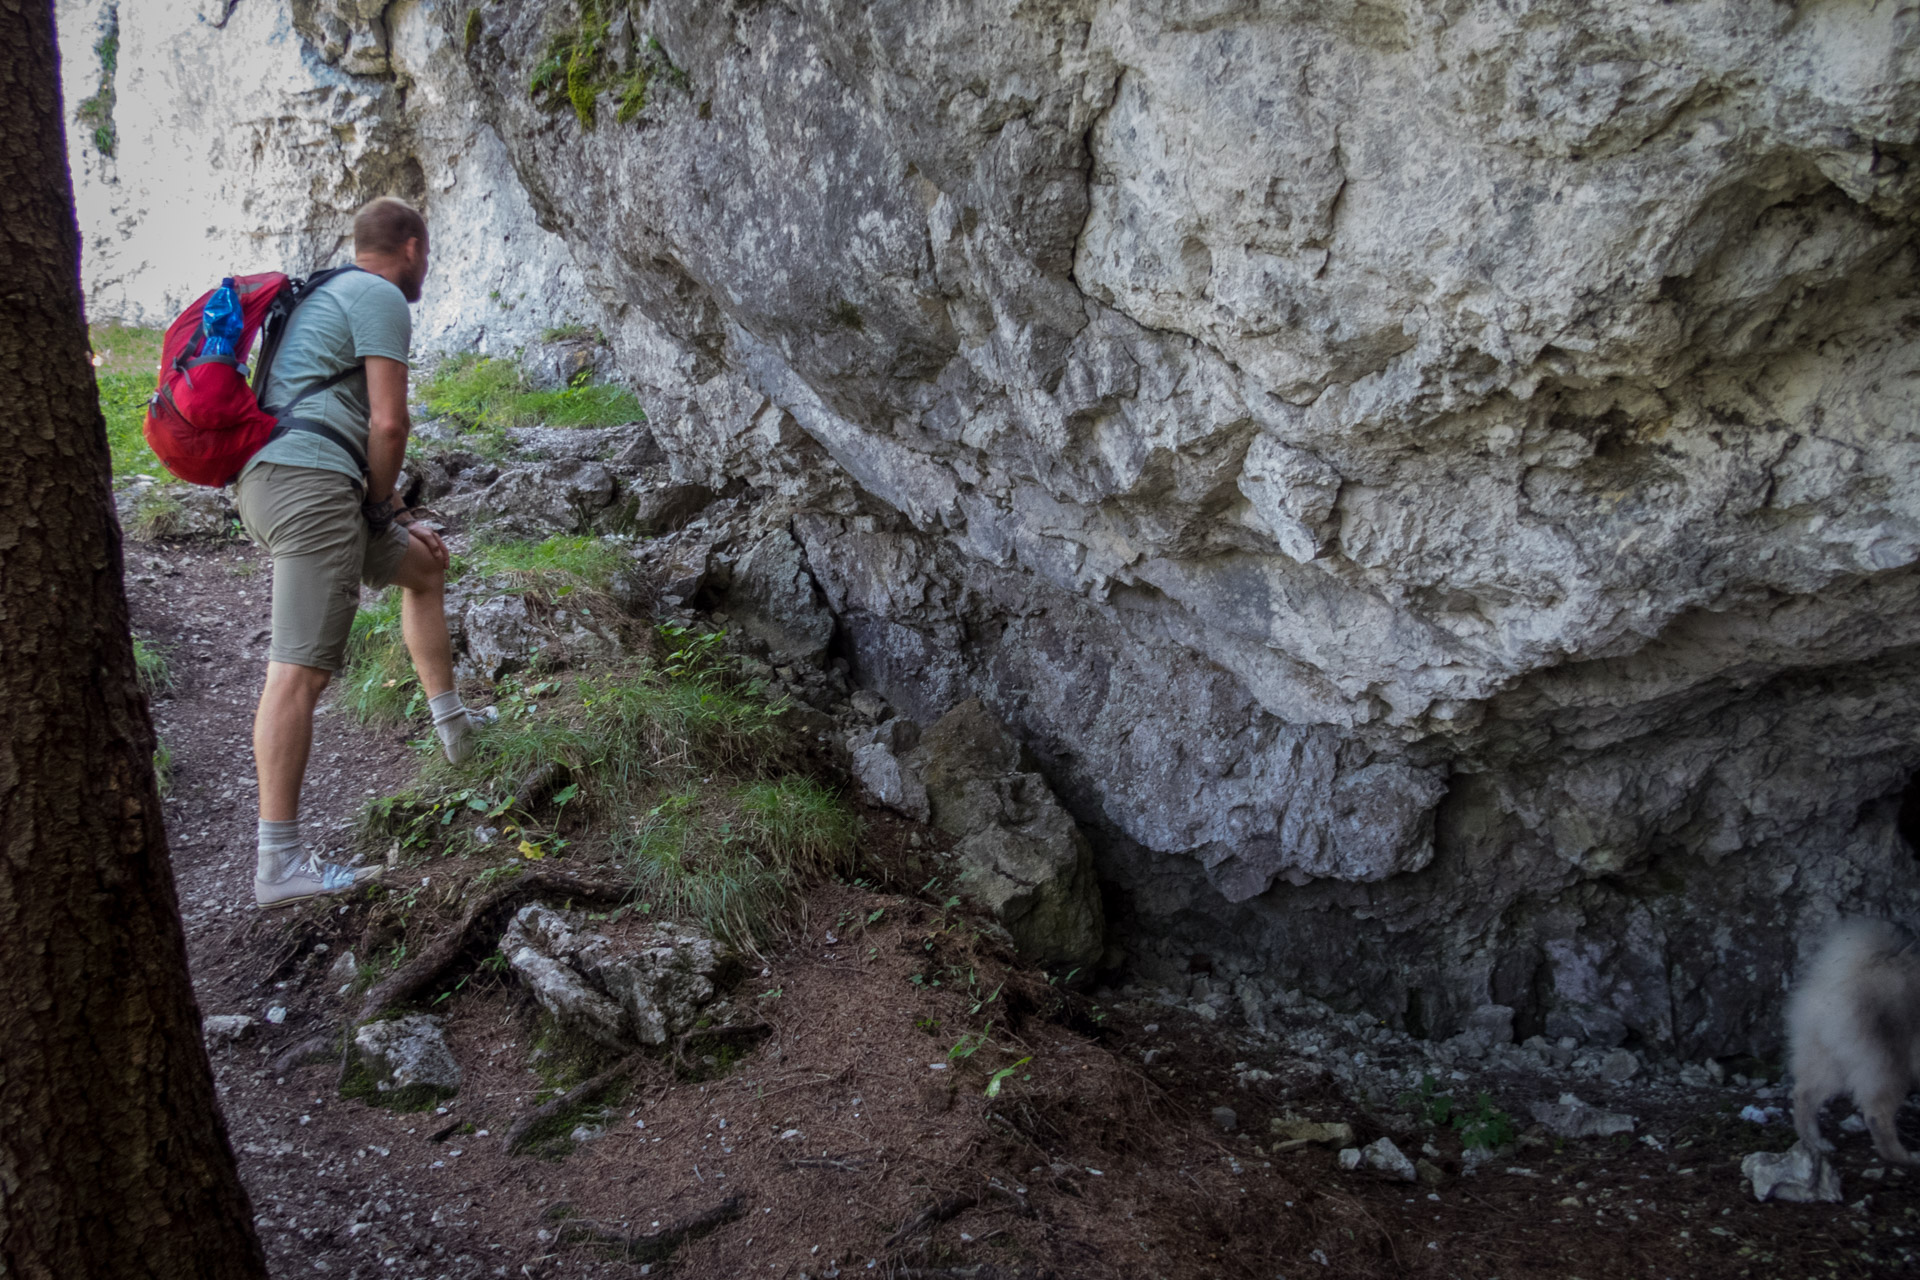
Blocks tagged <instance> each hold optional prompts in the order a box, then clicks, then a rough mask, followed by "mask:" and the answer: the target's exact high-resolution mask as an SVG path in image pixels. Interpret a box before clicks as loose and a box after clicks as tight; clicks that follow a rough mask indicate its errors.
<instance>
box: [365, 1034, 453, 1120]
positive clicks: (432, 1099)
mask: <svg viewBox="0 0 1920 1280" xmlns="http://www.w3.org/2000/svg"><path fill="white" fill-rule="evenodd" d="M347 1034H348V1035H351V1034H352V1032H348V1033H347ZM458 1092H459V1090H458V1089H447V1088H442V1087H441V1086H439V1085H432V1084H409V1085H402V1086H401V1087H400V1088H398V1089H382V1088H380V1086H379V1083H378V1082H377V1081H376V1080H375V1079H374V1075H373V1073H372V1072H371V1071H369V1070H367V1067H366V1064H365V1063H364V1062H362V1061H361V1060H360V1055H359V1054H358V1053H355V1052H352V1051H349V1053H348V1062H347V1069H346V1071H345V1073H344V1074H343V1075H342V1076H341V1078H340V1096H341V1097H343V1098H348V1099H352V1100H354V1101H358V1102H364V1103H366V1104H367V1105H368V1106H372V1107H385V1108H386V1109H387V1110H389V1111H403V1112H404V1111H425V1110H427V1108H429V1107H433V1106H437V1105H439V1104H440V1103H441V1102H444V1101H445V1100H446V1099H448V1098H451V1097H453V1096H454V1094H456V1093H458Z"/></svg>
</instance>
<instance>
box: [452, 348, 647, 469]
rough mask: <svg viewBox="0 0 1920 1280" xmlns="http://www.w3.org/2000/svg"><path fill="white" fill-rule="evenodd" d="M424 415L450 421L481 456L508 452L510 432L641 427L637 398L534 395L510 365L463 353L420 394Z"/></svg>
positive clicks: (593, 392)
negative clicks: (539, 427)
mask: <svg viewBox="0 0 1920 1280" xmlns="http://www.w3.org/2000/svg"><path fill="white" fill-rule="evenodd" d="M420 399H421V402H422V403H423V404H424V405H425V406H426V408H427V412H429V413H430V414H432V415H433V416H435V417H438V418H449V419H452V420H453V421H454V422H455V423H457V424H459V426H460V428H461V430H462V431H463V432H466V433H469V434H471V435H472V436H473V437H474V439H473V440H471V441H470V443H472V444H473V445H474V446H475V447H476V448H478V449H479V451H480V452H482V453H486V454H488V455H489V456H495V457H497V456H500V455H502V454H504V453H506V452H507V450H508V442H507V440H506V438H505V433H506V432H507V431H508V430H509V429H511V428H514V427H529V426H536V425H544V426H550V427H617V426H623V425H625V424H626V423H629V422H644V421H645V420H646V413H645V412H644V411H643V410H642V409H641V407H640V400H639V397H637V396H635V395H634V394H633V392H631V391H629V390H627V389H626V388H625V387H619V386H614V385H612V384H609V383H581V384H580V385H578V386H572V387H564V388H561V389H560V390H557V391H536V390H535V389H534V388H533V387H532V386H530V385H529V384H528V382H527V378H526V374H525V372H524V371H523V370H522V369H521V368H520V366H519V364H517V363H516V362H514V361H512V360H502V359H497V358H494V357H491V356H481V355H475V354H473V353H471V352H463V353H461V354H459V355H455V356H449V357H448V358H447V359H446V360H443V361H442V362H441V363H440V367H439V368H437V369H435V370H434V371H433V376H432V377H430V378H429V379H427V382H426V384H425V386H423V387H422V388H421V391H420Z"/></svg>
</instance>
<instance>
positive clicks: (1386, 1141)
mask: <svg viewBox="0 0 1920 1280" xmlns="http://www.w3.org/2000/svg"><path fill="white" fill-rule="evenodd" d="M1360 1155H1361V1157H1362V1159H1363V1160H1364V1162H1365V1163H1366V1166H1367V1168H1369V1169H1377V1170H1379V1171H1380V1172H1381V1173H1385V1174H1389V1175H1391V1176H1393V1177H1395V1178H1399V1179H1400V1180H1401V1181H1403V1182H1413V1181H1415V1180H1416V1179H1418V1178H1419V1176H1420V1174H1419V1171H1418V1170H1416V1169H1415V1168H1414V1165H1413V1161H1411V1160H1409V1159H1407V1155H1406V1152H1404V1151H1402V1150H1400V1148H1399V1147H1397V1146H1395V1145H1394V1144H1393V1139H1392V1138H1381V1139H1378V1140H1377V1141H1374V1142H1370V1143H1368V1144H1367V1145H1366V1146H1364V1147H1362V1148H1360Z"/></svg>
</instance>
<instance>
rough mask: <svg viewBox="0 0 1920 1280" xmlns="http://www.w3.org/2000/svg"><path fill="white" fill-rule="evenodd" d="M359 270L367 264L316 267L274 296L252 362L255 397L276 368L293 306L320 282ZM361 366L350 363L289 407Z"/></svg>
mask: <svg viewBox="0 0 1920 1280" xmlns="http://www.w3.org/2000/svg"><path fill="white" fill-rule="evenodd" d="M360 270H364V268H361V267H355V266H345V267H329V268H328V269H326V270H325V271H316V272H314V273H313V274H312V275H309V276H305V277H303V278H300V279H295V280H291V281H289V282H288V283H287V287H286V288H284V289H282V290H281V291H280V296H279V297H277V298H275V299H274V300H273V304H272V305H271V306H270V307H268V308H267V318H266V321H265V322H264V323H263V324H262V325H261V330H260V358H259V359H257V360H255V361H254V362H253V394H254V395H255V396H256V397H257V396H259V395H260V394H261V393H262V392H264V391H265V390H266V389H267V378H268V376H269V375H270V374H271V373H272V372H273V360H274V357H275V356H277V355H279V354H280V340H281V338H283V337H285V336H286V332H287V321H289V320H291V319H292V318H293V313H294V310H295V309H296V308H298V307H299V305H300V304H301V303H303V302H305V301H306V300H307V299H308V298H311V297H312V296H313V295H314V294H315V293H317V292H318V291H319V289H320V286H321V285H323V284H325V283H327V282H328V281H329V280H332V279H334V278H335V277H338V276H343V275H346V274H347V273H348V272H351V271H360ZM359 367H360V366H359V365H352V366H350V367H348V368H347V369H345V370H343V371H342V372H341V373H340V374H337V375H335V376H334V377H333V378H332V379H330V380H328V381H327V382H324V383H322V384H321V385H319V386H317V387H313V388H311V389H310V390H308V391H306V392H303V393H302V394H301V395H300V396H298V397H297V398H296V399H295V400H294V401H293V402H291V403H289V404H288V405H287V406H286V407H287V408H292V407H293V404H295V403H298V402H299V401H300V400H304V399H306V398H307V396H310V395H312V394H314V392H317V391H324V390H326V389H327V388H328V387H330V386H332V385H333V384H334V383H335V382H338V381H340V379H341V378H343V377H345V376H346V375H347V374H350V373H352V372H353V371H354V370H355V369H358V368H359ZM267 412H269V413H273V412H275V410H273V409H268V410H267Z"/></svg>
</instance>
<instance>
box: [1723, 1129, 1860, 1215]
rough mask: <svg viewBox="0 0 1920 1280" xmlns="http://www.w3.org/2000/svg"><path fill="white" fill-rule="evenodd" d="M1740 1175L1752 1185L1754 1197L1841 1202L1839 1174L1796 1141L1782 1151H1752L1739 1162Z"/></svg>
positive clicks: (1831, 1164) (1813, 1202) (1817, 1202)
mask: <svg viewBox="0 0 1920 1280" xmlns="http://www.w3.org/2000/svg"><path fill="white" fill-rule="evenodd" d="M1740 1176H1741V1177H1743V1178H1745V1179H1747V1181H1748V1183H1749V1185H1751V1186H1752V1188H1753V1198H1754V1199H1755V1200H1763V1201H1764V1200H1783V1201H1786V1202H1787V1203H1789V1204H1838V1203H1840V1198H1841V1197H1840V1173H1839V1171H1838V1170H1837V1169H1835V1168H1834V1167H1833V1162H1832V1161H1831V1160H1824V1159H1822V1158H1821V1157H1819V1156H1817V1155H1815V1154H1814V1153H1813V1152H1811V1151H1809V1150H1807V1148H1806V1145H1805V1144H1804V1143H1799V1142H1796V1143H1794V1144H1793V1146H1791V1147H1789V1148H1788V1149H1787V1150H1785V1151H1779V1152H1775V1151H1755V1152H1753V1153H1751V1154H1750V1155H1748V1156H1747V1158H1746V1159H1744V1160H1742V1161H1741V1162H1740Z"/></svg>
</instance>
